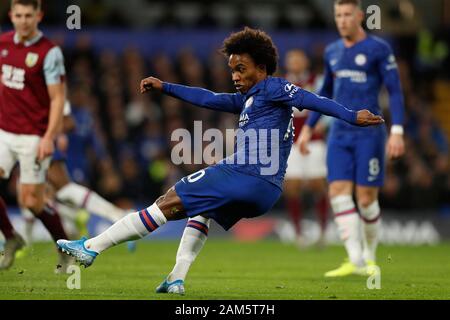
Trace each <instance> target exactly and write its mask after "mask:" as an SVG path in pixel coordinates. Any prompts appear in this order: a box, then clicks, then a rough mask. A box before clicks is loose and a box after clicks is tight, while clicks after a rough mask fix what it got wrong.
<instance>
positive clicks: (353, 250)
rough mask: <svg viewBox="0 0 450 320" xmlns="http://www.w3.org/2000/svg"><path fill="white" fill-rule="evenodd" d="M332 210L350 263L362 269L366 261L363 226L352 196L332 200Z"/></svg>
mask: <svg viewBox="0 0 450 320" xmlns="http://www.w3.org/2000/svg"><path fill="white" fill-rule="evenodd" d="M331 208H332V209H333V212H334V221H335V222H336V224H337V226H338V231H339V236H340V238H341V240H342V241H343V242H344V244H345V249H346V250H347V254H348V257H349V259H350V262H352V263H353V264H355V265H357V266H359V267H362V266H363V265H364V261H363V258H362V247H361V230H360V227H361V224H360V219H359V216H358V212H357V210H356V206H355V203H354V202H353V198H352V196H351V195H342V196H337V197H334V198H332V199H331Z"/></svg>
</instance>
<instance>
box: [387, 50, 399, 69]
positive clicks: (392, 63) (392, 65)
mask: <svg viewBox="0 0 450 320" xmlns="http://www.w3.org/2000/svg"><path fill="white" fill-rule="evenodd" d="M388 63H389V64H388V65H387V66H386V70H387V71H389V70H392V69H396V68H397V62H396V60H395V56H394V55H393V54H391V55H389V57H388Z"/></svg>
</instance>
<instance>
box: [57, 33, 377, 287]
mask: <svg viewBox="0 0 450 320" xmlns="http://www.w3.org/2000/svg"><path fill="white" fill-rule="evenodd" d="M222 51H223V53H224V54H225V55H226V56H227V57H228V58H229V66H230V68H231V74H232V79H233V82H234V85H235V87H236V90H237V91H238V92H237V93H235V94H221V93H220V94H218V93H213V92H211V91H208V90H205V89H202V88H193V87H186V86H181V85H176V84H171V83H166V82H162V81H160V80H159V79H156V78H153V77H150V78H147V79H144V80H142V82H141V88H140V89H141V93H145V92H148V91H150V90H156V91H162V92H163V93H165V94H167V95H170V96H172V97H175V98H179V99H182V100H184V101H186V102H188V103H191V104H194V105H197V106H200V107H203V108H208V109H213V110H218V111H224V112H231V113H234V114H241V118H240V119H241V120H240V121H239V127H240V130H238V134H237V143H236V149H235V153H234V154H233V155H231V156H230V157H229V158H226V159H224V160H222V161H220V162H219V163H218V164H216V165H214V166H210V167H208V168H206V169H204V170H200V171H199V172H197V173H194V174H192V175H190V176H188V177H185V178H183V179H181V180H180V181H179V182H178V183H177V184H176V185H175V186H173V187H172V188H171V189H170V190H169V191H168V192H167V193H166V194H165V195H164V196H162V197H160V198H159V199H158V200H156V202H155V203H154V204H153V205H151V206H150V207H148V208H146V209H144V210H142V211H140V212H135V213H131V214H128V215H127V216H126V217H125V218H123V219H121V220H119V221H118V222H116V223H115V224H114V225H113V226H111V227H110V228H109V229H107V230H106V231H105V232H103V233H102V234H100V235H98V236H97V237H95V238H92V239H89V240H88V239H81V240H78V241H67V240H59V241H57V244H58V247H59V248H60V249H61V250H62V251H64V252H66V253H68V254H70V255H72V256H73V257H75V258H76V259H77V261H79V262H80V263H81V264H82V265H84V266H86V267H88V266H90V265H91V264H92V263H93V262H94V260H95V258H96V257H97V255H98V254H100V253H102V252H103V251H105V250H106V249H108V248H110V247H112V246H114V245H117V244H119V243H122V242H124V241H129V240H133V239H140V238H143V237H145V236H147V235H148V234H150V233H152V232H153V231H155V230H156V229H157V228H159V227H161V226H162V225H164V224H165V223H166V222H167V221H172V220H179V219H185V218H187V217H189V218H191V219H196V218H195V217H201V219H202V220H201V221H205V220H206V219H210V218H211V219H214V220H215V221H216V222H217V223H219V224H220V225H221V226H222V227H223V228H224V229H225V230H228V229H230V228H231V227H232V226H233V225H234V224H235V223H236V222H238V221H239V220H240V219H242V218H251V217H256V216H259V215H262V214H264V213H265V212H267V211H269V210H270V209H271V208H272V206H273V205H274V204H275V202H276V201H277V200H278V198H279V197H280V195H281V192H282V183H283V179H284V174H285V171H286V166H287V158H288V156H289V152H290V150H291V146H292V143H293V133H292V107H296V108H299V109H304V108H308V109H310V110H316V111H319V112H322V113H325V114H328V115H331V116H334V117H338V118H340V119H342V120H345V121H347V122H349V123H352V124H356V125H360V126H367V125H378V124H381V123H383V122H384V120H383V119H382V117H380V116H375V115H373V114H372V113H371V112H369V111H367V110H362V111H359V112H354V111H350V110H348V109H347V108H345V107H344V106H342V105H340V104H337V103H335V102H334V101H332V100H329V99H327V98H323V97H319V96H317V95H315V94H313V93H310V92H308V91H305V90H303V89H301V88H299V87H296V86H294V85H292V84H291V83H289V82H287V81H286V80H284V79H281V78H274V77H271V76H270V75H272V74H273V73H274V72H275V70H276V67H277V60H278V54H277V49H276V47H275V46H274V44H273V43H272V40H271V38H270V37H269V36H268V35H267V34H266V33H264V32H262V31H259V30H254V29H250V28H245V29H244V30H243V31H240V32H237V33H234V34H231V35H230V37H229V38H227V39H226V40H225V41H224V44H223V49H222ZM261 129H264V130H261ZM239 132H240V133H239ZM246 134H247V139H246V138H244V139H242V136H240V135H246ZM250 135H253V136H255V137H256V138H257V140H258V141H251V142H252V143H250V140H251V139H248V136H250ZM261 141H263V143H260V142H261ZM258 154H259V155H261V154H264V155H268V154H271V155H273V154H276V155H277V158H276V159H275V161H273V162H274V163H271V164H270V166H268V165H267V162H266V161H262V160H267V159H261V158H255V155H258ZM249 158H250V159H249ZM243 159H244V161H242V160H243ZM274 168H275V169H274ZM189 225H190V227H191V228H189V227H188V228H187V229H192V230H193V231H195V232H197V233H202V234H203V236H205V235H206V234H207V232H208V227H207V225H206V224H205V223H201V222H197V220H190V221H189ZM189 225H188V226H189ZM188 238H189V239H185V240H186V241H194V242H196V239H195V237H192V236H191V237H188ZM197 238H198V237H197ZM203 240H205V238H203ZM186 248H187V249H188V250H190V249H192V247H190V246H186ZM181 249H183V248H181ZM190 254H195V252H190ZM160 292H177V293H181V294H182V293H184V283H183V279H174V280H173V281H171V280H166V281H165V282H164V283H163V284H162V285H161V286H160Z"/></svg>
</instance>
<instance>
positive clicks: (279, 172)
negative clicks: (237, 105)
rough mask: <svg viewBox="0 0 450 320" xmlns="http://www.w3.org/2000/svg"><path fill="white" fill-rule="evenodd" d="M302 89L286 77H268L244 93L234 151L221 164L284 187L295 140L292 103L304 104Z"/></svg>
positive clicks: (293, 104)
mask: <svg viewBox="0 0 450 320" xmlns="http://www.w3.org/2000/svg"><path fill="white" fill-rule="evenodd" d="M301 91H302V90H301V89H300V88H298V87H296V86H294V85H292V84H290V83H289V82H287V81H285V80H284V79H281V78H274V77H268V78H267V79H265V80H263V81H261V82H259V83H258V84H256V85H255V86H254V87H253V88H251V90H250V91H249V92H248V93H247V94H246V95H243V96H242V106H243V109H242V111H241V113H240V117H239V129H238V131H237V135H236V145H235V153H234V154H233V155H231V156H230V157H228V158H226V159H224V160H222V161H221V162H219V165H224V164H225V165H228V166H229V167H230V168H232V169H235V170H237V171H240V172H243V173H247V174H251V175H254V176H259V177H261V178H263V179H265V180H268V181H269V182H271V183H273V184H276V185H277V186H279V187H280V188H281V186H282V184H283V179H284V175H285V172H286V168H287V159H288V157H289V153H290V150H291V147H292V143H293V130H292V129H293V128H292V118H293V112H292V107H297V108H301V107H300V105H299V104H297V103H296V101H297V102H299V101H301V97H300V96H301ZM297 95H298V96H299V97H297ZM296 104H297V105H296Z"/></svg>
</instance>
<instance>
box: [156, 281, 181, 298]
mask: <svg viewBox="0 0 450 320" xmlns="http://www.w3.org/2000/svg"><path fill="white" fill-rule="evenodd" d="M156 293H173V294H179V295H182V296H183V295H184V293H185V291H184V281H183V280H175V281H173V282H168V281H167V279H165V280H164V281H163V282H162V283H161V284H160V285H159V286H158V287H157V288H156Z"/></svg>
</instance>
